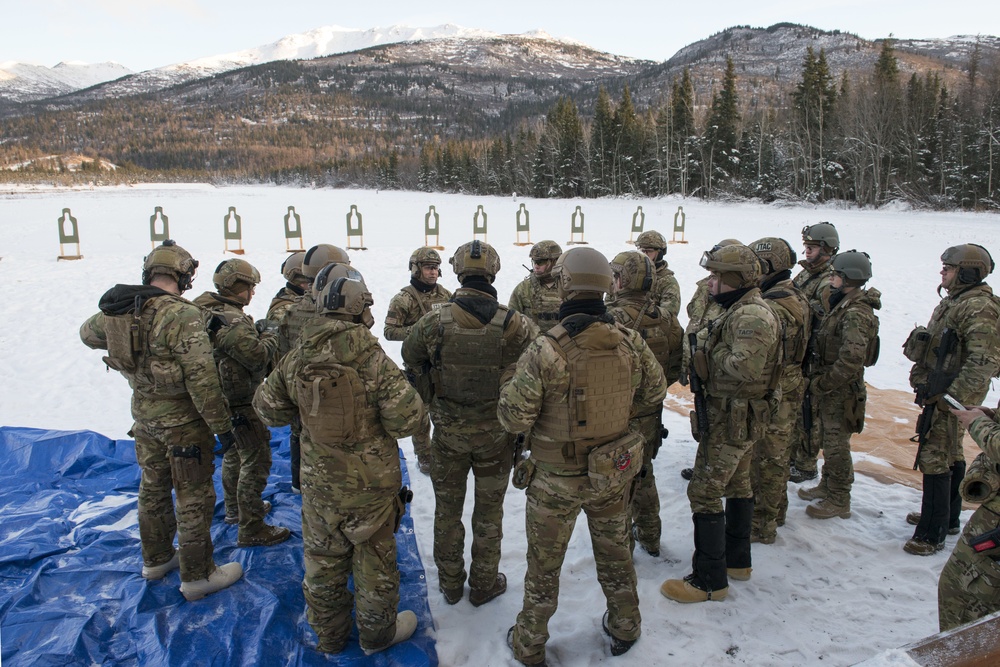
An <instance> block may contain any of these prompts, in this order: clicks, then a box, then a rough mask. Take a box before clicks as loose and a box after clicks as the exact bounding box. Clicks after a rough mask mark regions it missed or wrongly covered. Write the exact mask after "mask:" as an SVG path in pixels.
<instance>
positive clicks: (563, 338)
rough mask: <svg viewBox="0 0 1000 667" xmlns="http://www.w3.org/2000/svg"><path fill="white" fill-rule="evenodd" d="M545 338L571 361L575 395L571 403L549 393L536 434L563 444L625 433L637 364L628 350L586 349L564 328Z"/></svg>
mask: <svg viewBox="0 0 1000 667" xmlns="http://www.w3.org/2000/svg"><path fill="white" fill-rule="evenodd" d="M545 335H546V336H548V337H549V338H550V339H552V341H553V342H554V344H555V348H556V349H557V350H558V351H559V353H560V354H561V355H562V356H563V358H565V359H566V369H567V371H568V372H569V392H568V396H567V397H566V399H565V400H563V399H562V397H556V396H553V395H552V394H551V392H549V393H546V397H545V400H544V401H543V403H542V409H541V412H540V413H539V415H538V420H537V421H536V422H535V431H536V432H537V433H539V434H542V435H544V436H546V437H547V438H549V439H550V440H555V441H558V442H569V441H576V440H584V439H587V440H595V441H596V440H598V439H601V438H610V437H615V436H618V435H619V434H621V433H622V432H623V431H625V430H626V429H627V428H628V419H629V411H630V409H631V406H632V394H633V391H632V364H631V363H630V362H631V360H630V358H629V354H628V351H627V349H625V346H623V345H617V346H615V347H614V348H612V349H605V350H593V349H584V348H581V347H580V346H579V345H577V343H576V341H575V340H574V339H573V338H572V337H571V336H570V335H569V332H568V331H567V330H566V328H565V327H564V326H563V325H561V324H560V325H557V326H555V327H553V328H552V329H551V330H549V331H548V332H547V333H546V334H545ZM539 444H542V443H539Z"/></svg>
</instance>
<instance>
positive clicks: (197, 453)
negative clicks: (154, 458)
mask: <svg viewBox="0 0 1000 667" xmlns="http://www.w3.org/2000/svg"><path fill="white" fill-rule="evenodd" d="M209 471H210V468H209V467H208V466H203V465H202V462H201V447H199V446H198V445H191V446H190V447H180V446H177V447H173V448H171V450H170V474H171V475H172V476H173V478H174V481H175V482H188V483H190V482H201V481H204V480H206V479H208V478H210V477H211V475H212V473H211V472H209Z"/></svg>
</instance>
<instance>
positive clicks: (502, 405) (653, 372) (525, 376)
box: [497, 315, 667, 442]
mask: <svg viewBox="0 0 1000 667" xmlns="http://www.w3.org/2000/svg"><path fill="white" fill-rule="evenodd" d="M579 317H587V316H580V315H574V316H571V318H567V321H568V320H570V319H572V318H579ZM593 319H594V321H593V322H592V323H590V324H589V325H587V326H586V328H584V329H583V330H582V331H581V332H580V333H579V334H577V335H576V336H575V338H574V341H576V342H577V344H578V345H579V346H580V347H581V348H583V349H614V348H608V347H607V345H608V344H609V342H610V343H613V344H616V345H619V346H624V347H625V348H626V351H627V353H628V356H629V357H630V358H631V360H632V363H631V367H632V372H631V378H630V382H631V387H632V391H633V392H634V393H633V394H632V408H631V416H632V417H635V416H636V415H644V414H649V413H651V412H654V411H656V410H658V409H659V408H660V406H661V405H662V403H663V398H664V396H666V394H667V381H666V378H665V377H664V375H663V370H662V369H661V368H660V365H659V364H658V363H657V361H656V358H655V357H654V356H653V353H652V352H651V351H650V349H649V347H648V346H647V345H646V343H645V342H644V341H643V340H642V336H640V335H639V332H637V331H633V330H631V329H628V328H626V327H624V326H622V325H620V324H616V323H610V322H609V321H607V320H606V319H600V318H593ZM615 332H617V333H615ZM570 380H571V378H570V371H569V368H568V365H567V361H566V357H564V356H563V354H562V353H561V352H560V350H559V346H558V343H556V342H555V340H553V339H552V338H550V337H549V336H539V337H538V338H536V339H535V340H534V341H533V342H532V343H531V344H530V345H529V346H528V349H527V350H525V352H524V354H523V355H521V358H520V359H519V360H518V362H517V368H516V369H515V371H514V375H513V377H512V378H511V380H510V381H508V382H507V383H505V384H504V385H503V387H502V388H501V390H500V401H499V403H498V406H497V417H498V418H499V419H500V424H501V425H502V426H503V428H504V429H505V430H506V431H508V432H510V433H527V432H529V431H530V430H531V428H532V426H533V425H534V424H535V421H536V420H537V419H538V416H539V415H540V414H541V411H542V405H543V403H544V402H545V400H546V398H547V397H548V398H549V400H551V399H552V396H553V395H554V396H555V397H556V400H557V401H560V402H564V401H568V400H569V396H568V395H569V388H570ZM531 438H532V439H539V440H549V439H548V438H546V437H545V436H543V435H541V434H532V435H531ZM549 441H550V442H551V440H549Z"/></svg>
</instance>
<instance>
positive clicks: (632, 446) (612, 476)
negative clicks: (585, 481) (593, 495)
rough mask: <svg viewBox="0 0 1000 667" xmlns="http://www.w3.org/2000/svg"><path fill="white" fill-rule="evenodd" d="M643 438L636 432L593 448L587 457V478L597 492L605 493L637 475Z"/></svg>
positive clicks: (640, 461)
mask: <svg viewBox="0 0 1000 667" xmlns="http://www.w3.org/2000/svg"><path fill="white" fill-rule="evenodd" d="M643 444H644V438H643V437H642V434H641V433H639V432H636V431H629V432H628V433H626V434H625V435H623V436H621V437H619V438H616V439H615V440H612V441H611V442H609V443H607V444H604V445H601V446H600V447H595V448H594V449H592V450H591V451H590V454H589V455H588V456H587V476H588V477H590V483H591V485H592V486H593V487H594V489H595V490H597V491H605V490H606V489H608V488H610V487H611V486H612V485H616V484H621V483H623V482H624V481H625V480H627V479H629V478H631V477H633V476H635V475H636V474H638V472H639V469H640V468H641V467H642V450H643Z"/></svg>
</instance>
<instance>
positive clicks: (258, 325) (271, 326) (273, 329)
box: [253, 319, 278, 334]
mask: <svg viewBox="0 0 1000 667" xmlns="http://www.w3.org/2000/svg"><path fill="white" fill-rule="evenodd" d="M253 326H254V329H256V330H257V333H259V334H265V333H277V332H278V325H277V324H276V323H275V322H272V321H271V320H267V319H264V320H257V321H256V322H255V323H254V325H253Z"/></svg>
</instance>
